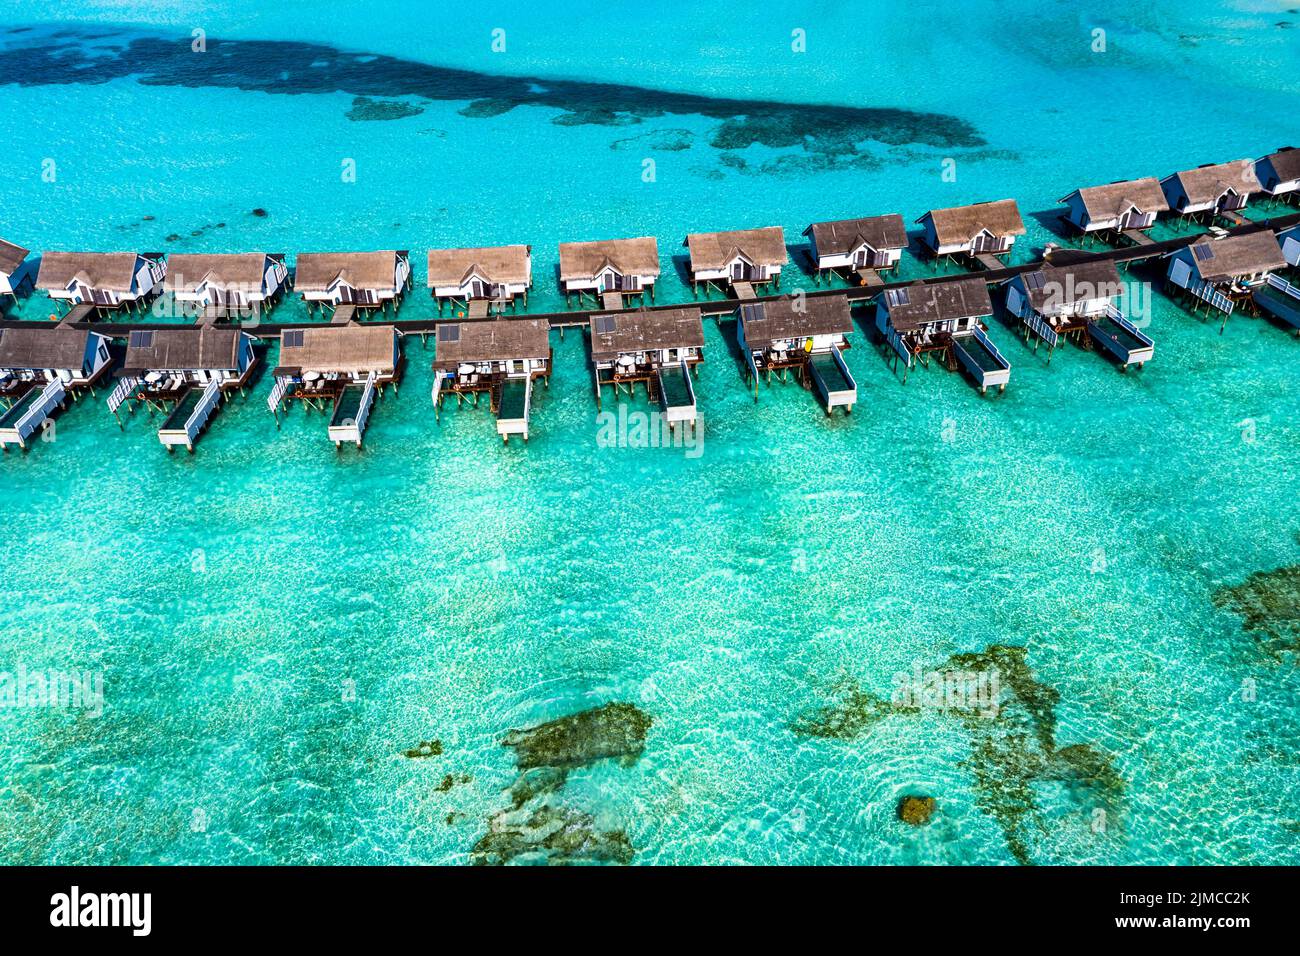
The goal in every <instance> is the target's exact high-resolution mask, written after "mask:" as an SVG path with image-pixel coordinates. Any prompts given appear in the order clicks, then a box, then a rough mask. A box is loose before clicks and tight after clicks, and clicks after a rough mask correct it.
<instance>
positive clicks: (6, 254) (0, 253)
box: [0, 239, 31, 275]
mask: <svg viewBox="0 0 1300 956" xmlns="http://www.w3.org/2000/svg"><path fill="white" fill-rule="evenodd" d="M30 251H31V250H30V249H24V248H23V247H22V246H17V245H14V244H13V243H12V242H5V241H4V240H3V239H0V273H2V274H4V275H13V274H14V272H15V271H16V270H17V269H18V267H19V266H20V265H22V264H23V260H24V259H26V258H27V253H29V252H30Z"/></svg>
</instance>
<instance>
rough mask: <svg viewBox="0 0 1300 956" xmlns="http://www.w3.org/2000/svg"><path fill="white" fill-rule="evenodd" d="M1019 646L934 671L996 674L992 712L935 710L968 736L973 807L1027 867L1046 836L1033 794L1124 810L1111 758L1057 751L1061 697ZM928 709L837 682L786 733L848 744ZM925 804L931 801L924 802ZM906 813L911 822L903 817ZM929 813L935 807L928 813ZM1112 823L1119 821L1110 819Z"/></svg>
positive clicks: (957, 657) (966, 657)
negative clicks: (1048, 787) (822, 702)
mask: <svg viewBox="0 0 1300 956" xmlns="http://www.w3.org/2000/svg"><path fill="white" fill-rule="evenodd" d="M1026 653H1027V652H1026V649H1025V648H1024V647H1015V646H1012V645H1006V644H991V645H989V646H988V647H986V648H985V649H984V650H982V651H978V652H973V653H962V654H954V655H952V656H951V657H950V658H949V659H948V660H947V661H946V662H945V663H944V664H943V665H942V666H941V667H940V668H937V669H936V671H938V672H961V673H968V674H982V673H990V672H991V673H992V674H994V675H996V678H997V685H996V686H997V687H998V689H999V697H998V700H997V701H996V702H995V703H996V706H995V707H991V708H958V709H936V710H935V712H936V713H941V714H949V715H952V716H955V717H956V718H957V719H959V720H960V721H961V722H962V725H963V726H964V727H965V728H966V730H967V731H968V732H969V734H970V740H971V750H970V755H969V756H968V757H967V758H966V759H965V760H964V761H963V762H962V765H963V766H965V767H966V768H968V769H969V770H970V772H971V775H972V777H973V779H974V782H975V789H976V803H977V805H978V806H979V808H980V809H981V810H982V811H983V812H985V813H986V814H988V815H989V816H991V817H992V818H993V819H994V820H996V821H997V823H998V826H999V828H1000V829H1001V830H1002V834H1003V837H1004V839H1005V840H1006V844H1007V849H1008V851H1009V852H1010V853H1011V856H1012V857H1013V858H1014V859H1015V860H1016V861H1017V862H1018V863H1021V864H1031V863H1033V862H1034V861H1033V854H1032V837H1033V833H1034V832H1035V831H1041V830H1045V829H1046V821H1044V820H1043V818H1042V812H1041V810H1040V808H1039V805H1038V800H1037V796H1036V794H1035V788H1036V787H1037V786H1039V785H1042V784H1049V783H1054V784H1059V785H1062V786H1064V787H1065V788H1066V790H1067V792H1068V793H1069V794H1070V795H1071V797H1072V798H1073V799H1074V800H1075V801H1076V802H1078V803H1081V804H1083V805H1085V806H1086V807H1089V808H1091V809H1093V810H1096V809H1102V810H1104V811H1105V812H1106V815H1107V816H1106V819H1108V820H1109V819H1111V817H1112V816H1115V811H1117V810H1118V809H1119V808H1120V806H1121V803H1122V800H1123V796H1124V791H1125V783H1124V779H1123V777H1122V776H1121V775H1120V774H1119V772H1118V771H1117V770H1116V768H1115V765H1114V761H1113V759H1112V757H1111V756H1110V755H1109V754H1107V753H1106V752H1104V751H1103V750H1101V749H1100V748H1098V747H1097V746H1095V745H1093V744H1091V743H1087V742H1082V743H1075V744H1070V745H1069V746H1066V747H1060V748H1058V747H1057V745H1056V724H1057V720H1056V708H1057V706H1058V704H1059V703H1060V694H1059V693H1058V692H1057V691H1056V689H1055V688H1053V687H1050V686H1048V685H1046V684H1044V683H1042V682H1041V681H1039V680H1038V678H1037V677H1036V676H1035V674H1034V672H1033V670H1032V669H1031V668H1030V667H1029V664H1028V661H1027V658H1026ZM925 710H926V708H924V707H922V706H920V705H919V704H917V703H915V702H914V701H911V700H907V699H903V700H901V701H900V700H898V699H896V698H891V699H886V698H884V697H881V696H879V695H877V694H874V693H871V692H870V691H867V690H864V689H863V688H861V687H860V686H858V685H857V684H856V683H854V682H852V681H848V682H843V683H842V684H841V686H840V688H839V696H838V699H837V700H836V702H835V703H832V704H829V705H826V706H824V707H820V708H817V709H815V710H813V711H811V712H810V713H809V714H807V715H804V716H801V717H799V718H797V719H796V720H795V721H794V722H793V723H792V724H791V729H792V730H793V731H794V733H796V734H799V735H800V736H805V737H818V738H823V739H829V740H839V741H848V740H853V739H854V738H856V737H858V736H861V735H862V734H864V733H866V732H868V731H869V730H870V729H871V728H872V727H873V726H875V724H877V723H878V722H879V721H881V720H883V719H885V718H886V717H890V716H893V715H899V714H902V715H912V716H914V715H917V714H920V713H922V712H924V711H925ZM924 799H931V800H932V799H933V798H931V797H926V798H924ZM906 800H907V798H904V801H903V802H901V803H900V805H899V808H898V813H899V818H900V819H904V820H907V822H909V823H913V822H924V820H921V819H920V817H921V816H924V818H925V819H928V818H929V814H928V813H922V810H923V808H922V807H920V806H917V805H907V806H905V803H906ZM905 810H907V811H908V812H909V814H910V816H911V817H912V818H911V819H909V818H908V817H907V816H904V811H905ZM930 810H931V811H932V810H933V805H931V806H930ZM1116 822H1118V820H1116Z"/></svg>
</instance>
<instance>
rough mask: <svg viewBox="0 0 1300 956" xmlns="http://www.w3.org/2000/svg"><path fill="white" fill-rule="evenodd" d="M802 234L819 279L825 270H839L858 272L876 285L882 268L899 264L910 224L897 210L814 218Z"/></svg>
mask: <svg viewBox="0 0 1300 956" xmlns="http://www.w3.org/2000/svg"><path fill="white" fill-rule="evenodd" d="M803 234H804V235H805V236H807V237H808V245H809V246H810V247H811V253H812V261H813V264H814V265H815V266H816V267H817V273H816V275H817V278H818V281H820V280H821V276H822V274H823V273H825V272H840V273H844V274H845V275H850V274H851V275H855V276H856V277H857V279H858V281H859V283H861V284H862V285H866V286H871V285H876V284H878V283H880V281H881V279H880V273H881V272H887V271H889V270H892V269H896V268H898V262H899V259H901V258H902V255H903V250H904V249H906V248H907V227H906V226H905V225H904V224H903V217H902V216H900V215H898V213H890V214H889V215H887V216H870V217H868V218H866V219H840V220H837V221H835V222H815V223H813V224H812V225H811V226H809V227H808V228H807V229H805V230H804V231H803Z"/></svg>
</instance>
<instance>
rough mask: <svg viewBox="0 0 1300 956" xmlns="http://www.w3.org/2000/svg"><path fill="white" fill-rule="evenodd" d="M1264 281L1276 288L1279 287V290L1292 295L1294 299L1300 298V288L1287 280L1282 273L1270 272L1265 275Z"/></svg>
mask: <svg viewBox="0 0 1300 956" xmlns="http://www.w3.org/2000/svg"><path fill="white" fill-rule="evenodd" d="M1264 281H1265V282H1266V283H1267V284H1268V285H1270V286H1272V287H1273V288H1274V289H1277V291H1278V292H1281V293H1282V294H1283V295H1287V296H1290V297H1291V298H1293V299H1300V289H1298V288H1296V287H1295V286H1293V285H1292V284H1291V283H1289V282H1287V281H1286V280H1285V279H1283V278H1282V277H1281V276H1280V275H1275V274H1273V273H1271V272H1270V273H1269V274H1268V275H1267V276H1266V277H1265V279H1264Z"/></svg>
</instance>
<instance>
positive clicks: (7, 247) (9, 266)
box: [0, 239, 31, 300]
mask: <svg viewBox="0 0 1300 956" xmlns="http://www.w3.org/2000/svg"><path fill="white" fill-rule="evenodd" d="M29 251H30V250H28V249H24V248H23V247H22V246H18V245H14V244H13V243H12V242H6V241H5V240H3V239H0V298H3V297H5V296H8V297H9V298H10V299H11V300H16V299H17V298H18V291H19V289H20V288H21V287H22V286H23V285H26V284H27V283H29V282H31V269H29V268H28V266H27V253H28V252H29Z"/></svg>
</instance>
